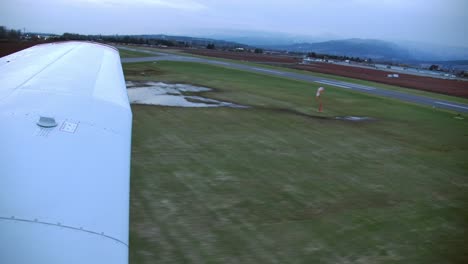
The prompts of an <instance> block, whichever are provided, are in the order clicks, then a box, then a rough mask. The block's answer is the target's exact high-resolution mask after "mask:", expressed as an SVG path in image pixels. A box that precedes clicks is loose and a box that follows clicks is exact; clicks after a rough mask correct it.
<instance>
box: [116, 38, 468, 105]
mask: <svg viewBox="0 0 468 264" xmlns="http://www.w3.org/2000/svg"><path fill="white" fill-rule="evenodd" d="M119 49H124V50H129V51H137V52H144V53H148V57H139V58H122V59H121V60H122V63H132V62H149V61H183V62H197V63H206V64H212V65H218V66H222V67H228V68H232V69H238V70H243V71H249V72H256V73H263V74H269V75H273V76H278V77H283V78H289V79H294V80H300V81H306V82H310V83H317V84H319V85H320V84H325V85H331V86H335V87H339V88H343V89H349V90H353V91H358V92H363V93H368V94H373V95H378V96H384V97H389V98H393V99H398V100H401V101H405V102H410V103H416V104H421V105H426V106H431V107H434V108H441V109H446V110H451V111H455V112H459V113H468V104H461V103H457V102H452V101H447V100H440V99H435V98H430V97H425V96H420V95H413V94H407V93H404V92H398V91H392V90H386V89H381V88H376V87H372V86H365V85H359V84H354V83H349V82H341V81H336V80H332V79H326V78H322V77H314V76H310V75H306V74H300V73H294V72H287V71H281V70H271V69H267V68H263V67H261V66H250V65H244V64H239V63H235V62H225V61H218V60H215V59H206V58H197V57H190V56H183V55H175V54H169V53H163V52H155V51H148V50H141V49H134V48H128V47H120V46H119Z"/></svg>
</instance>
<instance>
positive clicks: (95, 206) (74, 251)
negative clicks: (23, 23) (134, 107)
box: [0, 42, 132, 264]
mask: <svg viewBox="0 0 468 264" xmlns="http://www.w3.org/2000/svg"><path fill="white" fill-rule="evenodd" d="M131 125H132V113H131V109H130V106H129V102H128V97H127V93H126V87H125V81H124V76H123V73H122V67H121V64H120V57H119V54H118V52H117V51H116V50H115V49H113V48H111V47H108V46H105V45H101V44H96V43H88V42H63V43H54V44H43V45H37V46H34V47H32V48H29V49H26V50H23V51H20V52H17V53H14V54H11V55H9V56H6V57H3V58H0V263H48V264H52V263H128V230H129V182H130V150H131Z"/></svg>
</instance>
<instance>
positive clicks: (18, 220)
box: [0, 216, 128, 247]
mask: <svg viewBox="0 0 468 264" xmlns="http://www.w3.org/2000/svg"><path fill="white" fill-rule="evenodd" d="M0 220H7V221H16V222H25V223H33V224H41V225H48V226H55V227H61V228H67V229H71V230H75V231H81V232H85V233H88V234H93V235H98V236H101V237H105V238H108V239H111V240H114V241H116V242H118V243H120V244H123V245H125V246H126V247H128V244H127V243H125V242H123V241H122V240H120V239H118V238H115V237H112V236H109V235H106V234H104V233H103V232H101V233H99V232H95V231H92V230H87V229H84V228H82V227H73V226H67V225H63V224H61V223H48V222H43V221H39V220H37V219H34V220H28V219H22V218H16V217H13V216H12V217H2V216H0Z"/></svg>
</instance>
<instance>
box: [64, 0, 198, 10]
mask: <svg viewBox="0 0 468 264" xmlns="http://www.w3.org/2000/svg"><path fill="white" fill-rule="evenodd" d="M64 2H66V3H75V4H85V5H86V6H87V7H92V6H113V7H120V8H122V7H125V8H132V7H139V8H141V7H162V8H171V9H181V10H193V11H198V10H203V9H206V8H207V7H206V6H205V5H203V4H201V3H199V2H197V1H194V0H71V1H70V0H69V1H64Z"/></svg>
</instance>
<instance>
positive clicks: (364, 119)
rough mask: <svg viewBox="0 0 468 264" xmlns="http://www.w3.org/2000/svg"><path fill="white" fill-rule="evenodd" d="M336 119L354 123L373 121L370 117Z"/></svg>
mask: <svg viewBox="0 0 468 264" xmlns="http://www.w3.org/2000/svg"><path fill="white" fill-rule="evenodd" d="M336 119H338V120H346V121H354V122H359V121H373V120H375V119H374V118H372V117H367V116H337V117H336Z"/></svg>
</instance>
